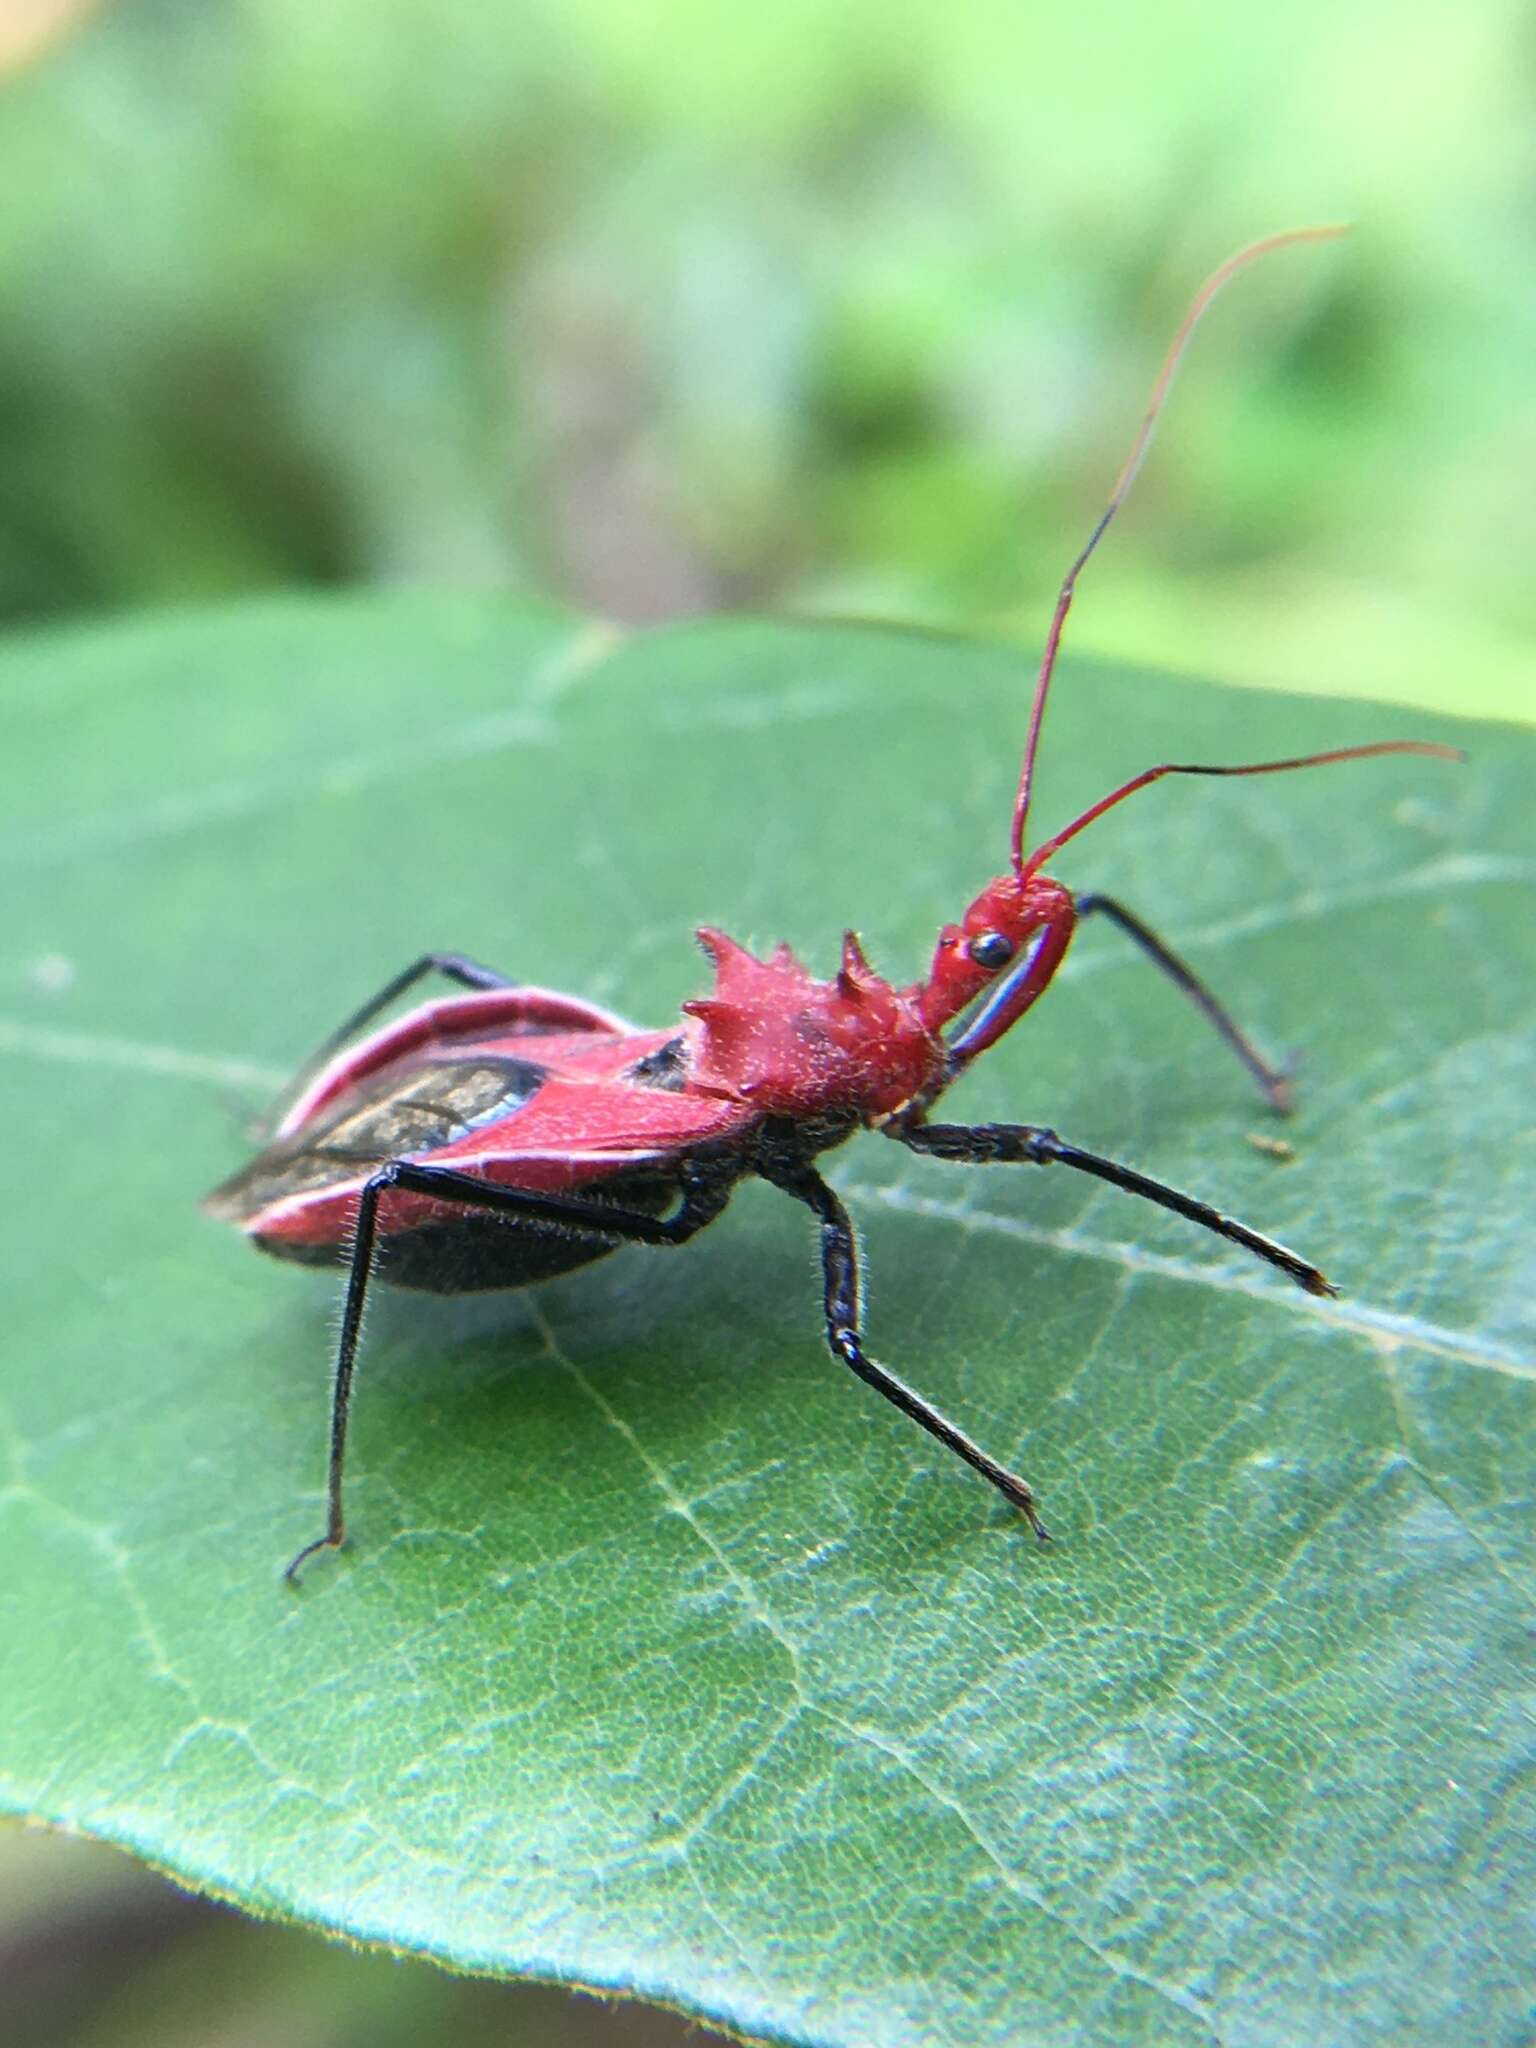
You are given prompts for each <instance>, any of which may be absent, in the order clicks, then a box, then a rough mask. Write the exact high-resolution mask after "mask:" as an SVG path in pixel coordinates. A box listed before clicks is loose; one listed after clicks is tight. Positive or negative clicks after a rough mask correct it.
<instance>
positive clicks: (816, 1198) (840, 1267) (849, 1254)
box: [758, 1156, 1050, 1543]
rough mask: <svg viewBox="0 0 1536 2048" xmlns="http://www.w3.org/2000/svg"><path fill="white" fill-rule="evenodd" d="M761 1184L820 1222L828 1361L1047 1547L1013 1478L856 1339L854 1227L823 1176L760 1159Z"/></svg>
mask: <svg viewBox="0 0 1536 2048" xmlns="http://www.w3.org/2000/svg"><path fill="white" fill-rule="evenodd" d="M758 1171H759V1172H760V1173H761V1174H762V1175H763V1177H764V1179H765V1180H769V1181H772V1183H773V1185H774V1186H775V1187H779V1188H782V1189H783V1190H784V1192H785V1193H786V1194H787V1195H793V1196H794V1197H795V1199H796V1201H798V1202H804V1203H805V1204H806V1206H807V1207H808V1208H810V1209H813V1210H814V1211H815V1212H816V1215H817V1216H818V1218H819V1219H820V1222H821V1264H822V1273H823V1276H824V1279H825V1284H826V1294H825V1306H826V1318H827V1344H828V1347H829V1348H830V1350H831V1353H832V1356H833V1357H834V1358H835V1359H837V1360H838V1361H839V1362H840V1363H841V1364H843V1365H846V1366H848V1367H849V1368H850V1369H851V1370H852V1371H853V1372H855V1373H856V1374H857V1375H858V1377H859V1378H860V1379H861V1380H863V1382H864V1384H865V1385H866V1386H869V1387H873V1388H874V1390H875V1392H876V1393H877V1394H883V1395H884V1396H885V1398H886V1400H887V1401H889V1402H891V1403H892V1404H893V1405H894V1406H895V1407H897V1408H899V1409H900V1410H901V1412H902V1414H903V1415H907V1416H910V1417H911V1419H912V1420H913V1421H914V1422H916V1423H919V1424H920V1425H921V1426H922V1428H924V1429H926V1430H927V1431H928V1433H929V1435H930V1436H935V1437H937V1438H938V1440H939V1442H940V1443H941V1444H943V1445H944V1446H945V1448H946V1449H948V1450H951V1451H953V1452H954V1453H955V1455H956V1456H957V1457H960V1458H963V1459H964V1460H965V1462H966V1464H967V1465H970V1466H971V1467H973V1469H974V1470H976V1471H977V1472H979V1473H980V1474H981V1476H982V1477H983V1478H984V1479H990V1480H991V1482H992V1484H993V1485H994V1486H995V1487H996V1488H997V1490H998V1492H999V1493H1001V1494H1002V1495H1003V1497H1004V1499H1005V1500H1008V1501H1010V1502H1011V1503H1012V1505H1013V1506H1014V1507H1016V1508H1018V1509H1020V1510H1021V1512H1022V1513H1023V1514H1024V1515H1025V1516H1026V1517H1027V1518H1028V1521H1029V1525H1030V1527H1031V1528H1032V1529H1033V1530H1034V1532H1035V1534H1036V1536H1037V1537H1038V1538H1039V1539H1040V1541H1041V1542H1042V1543H1047V1542H1049V1541H1050V1537H1049V1534H1048V1532H1047V1530H1046V1527H1045V1524H1044V1523H1043V1522H1042V1521H1041V1519H1040V1516H1039V1512H1038V1510H1037V1509H1036V1507H1035V1496H1034V1494H1033V1493H1032V1492H1031V1490H1030V1489H1029V1487H1028V1486H1026V1485H1025V1483H1024V1481H1023V1480H1022V1479H1020V1478H1018V1477H1017V1476H1016V1474H1014V1473H1012V1472H1010V1471H1008V1470H1007V1469H1006V1467H1004V1466H1002V1465H999V1464H998V1462H997V1460H996V1459H995V1458H989V1457H988V1456H987V1454H986V1452H985V1451H984V1450H982V1449H981V1447H980V1446H979V1445H978V1444H974V1443H972V1442H971V1439H970V1438H969V1437H968V1436H966V1435H965V1434H964V1432H963V1431H961V1430H958V1429H956V1427H955V1425H954V1424H953V1423H952V1422H950V1421H948V1420H947V1419H946V1418H945V1417H944V1416H942V1415H941V1414H940V1413H939V1411H938V1410H937V1409H936V1408H932V1407H930V1406H929V1404H928V1403H927V1402H926V1401H925V1400H923V1399H922V1397H921V1396H920V1395H918V1394H915V1393H914V1392H913V1391H912V1389H911V1388H910V1387H909V1386H907V1385H906V1384H905V1383H904V1382H903V1381H901V1380H899V1379H897V1377H896V1375H895V1374H894V1373H890V1372H887V1371H886V1369H885V1367H884V1366H883V1365H878V1364H876V1362H875V1360H874V1359H872V1358H871V1357H869V1355H868V1354H867V1353H866V1351H865V1349H864V1341H863V1338H862V1336H861V1334H860V1329H859V1325H860V1321H861V1316H860V1312H859V1256H858V1243H857V1240H856V1238H855V1236H854V1231H853V1221H852V1218H851V1217H850V1216H849V1214H848V1211H847V1210H846V1209H845V1208H844V1207H843V1205H842V1203H841V1202H840V1201H839V1200H838V1198H837V1196H836V1195H835V1194H834V1193H833V1192H832V1190H831V1188H829V1187H828V1186H827V1184H826V1182H825V1181H824V1180H823V1179H822V1178H821V1175H820V1174H819V1173H817V1172H816V1170H815V1168H814V1167H813V1166H811V1165H810V1163H809V1162H808V1161H806V1160H804V1159H797V1158H794V1157H791V1156H782V1157H768V1158H764V1159H760V1160H759V1163H758Z"/></svg>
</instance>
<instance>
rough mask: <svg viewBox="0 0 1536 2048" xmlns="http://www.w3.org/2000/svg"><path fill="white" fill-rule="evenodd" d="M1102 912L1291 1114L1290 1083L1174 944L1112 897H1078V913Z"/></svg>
mask: <svg viewBox="0 0 1536 2048" xmlns="http://www.w3.org/2000/svg"><path fill="white" fill-rule="evenodd" d="M1095 911H1100V912H1102V914H1103V915H1104V916H1105V917H1107V918H1108V919H1109V920H1110V922H1111V923H1112V924H1117V925H1119V927H1120V929H1121V931H1123V932H1124V933H1126V935H1127V936H1128V937H1129V938H1133V939H1134V940H1135V941H1136V943H1137V945H1138V946H1140V947H1141V949H1142V951H1143V952H1144V953H1145V954H1146V955H1147V957H1148V958H1149V959H1150V960H1152V961H1153V962H1155V964H1156V965H1157V966H1159V967H1161V969H1162V970H1163V972H1164V974H1166V975H1167V977H1168V979H1169V980H1170V981H1171V982H1173V983H1174V984H1175V986H1176V987H1178V988H1181V989H1183V991H1184V993H1185V995H1187V996H1188V997H1189V999H1190V1001H1191V1002H1192V1003H1193V1004H1194V1005H1195V1007H1196V1009H1197V1010H1199V1011H1200V1012H1201V1013H1202V1014H1203V1015H1204V1016H1205V1017H1207V1018H1208V1019H1209V1020H1210V1022H1211V1023H1212V1024H1213V1025H1214V1026H1215V1027H1216V1029H1217V1030H1218V1031H1219V1032H1220V1033H1221V1035H1222V1037H1223V1038H1224V1039H1225V1040H1226V1041H1227V1044H1228V1045H1230V1046H1231V1048H1232V1050H1233V1051H1234V1052H1235V1053H1236V1054H1237V1056H1238V1058H1239V1059H1240V1060H1241V1061H1242V1063H1243V1065H1244V1066H1245V1067H1246V1068H1247V1069H1248V1071H1249V1073H1250V1074H1252V1076H1253V1078H1254V1080H1255V1081H1257V1082H1258V1084H1259V1087H1260V1088H1261V1089H1262V1091H1263V1093H1264V1097H1265V1100H1266V1101H1267V1102H1268V1104H1269V1106H1270V1108H1271V1109H1272V1110H1274V1111H1276V1112H1277V1114H1279V1115H1281V1116H1288V1115H1289V1114H1290V1109H1291V1084H1290V1081H1289V1080H1288V1079H1287V1077H1286V1076H1285V1075H1284V1074H1282V1073H1281V1072H1280V1070H1279V1068H1278V1067H1272V1066H1271V1065H1270V1063H1269V1061H1268V1060H1267V1059H1265V1057H1264V1055H1263V1054H1262V1053H1261V1052H1260V1051H1259V1049H1258V1047H1257V1046H1256V1045H1255V1044H1254V1043H1253V1040H1252V1039H1251V1038H1250V1037H1249V1036H1248V1034H1247V1032H1245V1031H1244V1030H1243V1029H1242V1027H1241V1025H1240V1024H1238V1022H1237V1020H1236V1019H1235V1018H1234V1017H1233V1015H1232V1013H1231V1012H1230V1011H1229V1010H1228V1009H1227V1008H1226V1006H1225V1004H1223V1003H1219V1002H1218V1001H1217V1000H1216V998H1215V996H1213V995H1212V994H1211V992H1210V990H1209V989H1208V988H1207V987H1206V985H1205V983H1204V982H1203V981H1202V980H1201V979H1200V977H1199V975H1198V974H1196V973H1195V971H1194V969H1193V968H1192V967H1190V966H1189V965H1188V964H1187V963H1186V962H1185V961H1183V960H1181V959H1180V958H1179V956H1178V954H1177V953H1175V952H1174V950H1173V948H1172V947H1171V946H1168V945H1166V944H1165V943H1164V942H1163V940H1161V939H1160V938H1159V937H1158V936H1157V933H1156V932H1154V931H1152V930H1150V929H1149V928H1148V927H1147V926H1146V925H1144V924H1143V923H1142V921H1141V919H1140V918H1139V917H1137V916H1136V915H1135V913H1134V912H1133V911H1129V910H1127V909H1126V907H1125V905H1124V904H1123V903H1120V902H1117V901H1116V899H1115V898H1114V897H1113V896H1079V897H1078V899H1077V914H1078V916H1079V917H1091V916H1092V915H1093V913H1094V912H1095Z"/></svg>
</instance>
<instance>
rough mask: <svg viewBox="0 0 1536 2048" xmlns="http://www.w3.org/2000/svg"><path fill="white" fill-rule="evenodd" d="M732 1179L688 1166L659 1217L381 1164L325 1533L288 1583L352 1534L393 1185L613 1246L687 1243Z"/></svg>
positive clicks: (363, 1251)
mask: <svg viewBox="0 0 1536 2048" xmlns="http://www.w3.org/2000/svg"><path fill="white" fill-rule="evenodd" d="M733 1179H734V1175H733V1176H732V1177H731V1178H730V1179H728V1178H726V1177H725V1176H724V1175H723V1174H721V1173H718V1172H716V1173H710V1172H709V1171H708V1170H707V1169H687V1168H685V1169H684V1172H683V1177H682V1201H681V1204H680V1206H679V1207H678V1209H677V1210H676V1212H675V1213H674V1214H673V1215H671V1216H660V1217H658V1216H647V1215H644V1214H643V1213H641V1212H640V1211H638V1210H633V1209H621V1208H617V1207H612V1206H610V1205H609V1204H607V1203H606V1202H595V1201H590V1200H585V1199H583V1198H581V1197H579V1196H567V1195H552V1194H535V1193H533V1192H532V1191H530V1190H528V1189H525V1188H511V1187H498V1186H496V1185H495V1184H494V1183H492V1182H490V1181H483V1180H477V1179H476V1178H475V1176H474V1175H473V1174H468V1173H455V1172H453V1171H452V1170H451V1169H450V1168H447V1167H442V1166H418V1165H416V1164H415V1163H413V1162H412V1161H411V1160H408V1159H395V1160H392V1161H391V1162H390V1164H389V1165H388V1166H383V1167H380V1169H379V1171H378V1172H377V1173H375V1174H374V1175H373V1176H372V1177H371V1178H370V1179H369V1180H367V1181H366V1182H365V1183H364V1184H363V1190H362V1193H361V1194H360V1196H359V1197H358V1204H357V1226H356V1231H355V1234H354V1236H353V1240H352V1256H351V1265H350V1270H349V1272H348V1276H347V1298H346V1304H345V1306H344V1308H343V1309H342V1316H341V1338H340V1341H339V1342H338V1344H337V1347H336V1375H335V1379H334V1381H333V1384H332V1391H331V1455H330V1468H329V1479H328V1490H327V1498H328V1503H329V1506H328V1511H327V1515H326V1526H325V1534H324V1535H323V1536H319V1537H317V1538H316V1539H315V1541H314V1542H313V1543H306V1544H305V1546H304V1548H303V1549H302V1550H301V1551H300V1552H299V1554H298V1556H297V1557H295V1558H294V1560H293V1562H292V1563H291V1564H290V1565H289V1566H288V1569H287V1571H286V1573H285V1574H284V1576H285V1577H286V1578H287V1579H288V1580H289V1581H290V1583H292V1584H294V1585H297V1584H298V1574H299V1571H300V1569H301V1567H302V1566H303V1565H304V1563H305V1562H306V1561H307V1560H308V1559H309V1558H311V1557H313V1556H314V1554H315V1552H316V1551H317V1550H327V1549H330V1550H339V1549H340V1547H341V1545H342V1543H343V1542H344V1541H345V1539H346V1519H345V1516H344V1515H343V1513H342V1504H341V1488H342V1471H343V1467H344V1465H345V1462H346V1451H347V1417H348V1413H349V1410H350V1408H351V1403H352V1374H353V1368H354V1366H355V1364H356V1361H357V1342H358V1338H359V1336H360V1335H361V1332H362V1327H363V1307H364V1304H365V1302H366V1300H367V1297H368V1286H369V1282H370V1281H371V1279H372V1278H373V1262H374V1251H375V1247H376V1244H377V1239H378V1214H379V1201H380V1199H381V1197H382V1196H384V1195H385V1194H387V1193H388V1192H389V1191H390V1190H391V1189H392V1188H399V1189H403V1190H404V1191H405V1192H406V1193H409V1194H415V1195H430V1196H432V1197H433V1199H434V1200H436V1201H440V1202H460V1203H462V1204H463V1205H464V1207H465V1208H467V1209H490V1210H493V1211H494V1212H495V1213H496V1214H498V1215H502V1216H510V1217H512V1218H514V1219H517V1220H521V1221H522V1222H525V1223H530V1224H532V1225H534V1226H535V1227H538V1226H545V1227H550V1228H554V1229H558V1230H564V1231H569V1232H572V1233H573V1234H575V1235H578V1236H584V1237H585V1236H590V1237H594V1238H599V1239H602V1240H604V1241H605V1242H608V1243H617V1244H650V1245H673V1244H686V1243H687V1241H688V1239H689V1238H690V1237H692V1236H693V1235H694V1233H695V1232H696V1231H699V1230H702V1229H703V1228H704V1226H705V1224H706V1223H712V1222H713V1221H714V1219H715V1218H716V1217H717V1216H718V1215H719V1214H720V1211H721V1210H722V1209H723V1208H724V1207H725V1205H726V1203H727V1202H728V1201H729V1200H730V1194H731V1186H732V1181H733Z"/></svg>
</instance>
